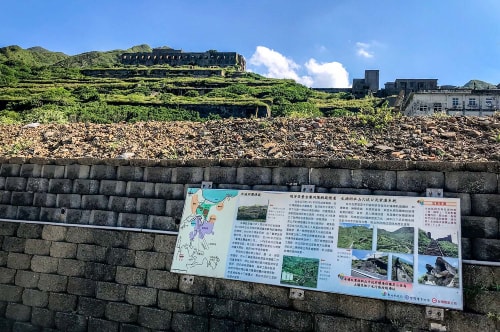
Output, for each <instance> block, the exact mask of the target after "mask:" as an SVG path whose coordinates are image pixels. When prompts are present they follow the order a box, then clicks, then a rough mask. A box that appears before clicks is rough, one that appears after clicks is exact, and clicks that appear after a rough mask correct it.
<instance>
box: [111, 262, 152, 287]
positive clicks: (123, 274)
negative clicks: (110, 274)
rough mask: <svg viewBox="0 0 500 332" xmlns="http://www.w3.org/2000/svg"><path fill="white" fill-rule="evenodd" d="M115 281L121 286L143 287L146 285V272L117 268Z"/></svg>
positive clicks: (122, 267) (131, 268)
mask: <svg viewBox="0 0 500 332" xmlns="http://www.w3.org/2000/svg"><path fill="white" fill-rule="evenodd" d="M115 280H116V282H117V283H119V284H126V285H137V286H141V285H144V284H145V283H146V270H144V269H138V268H133V267H124V266H117V267H116V278H115Z"/></svg>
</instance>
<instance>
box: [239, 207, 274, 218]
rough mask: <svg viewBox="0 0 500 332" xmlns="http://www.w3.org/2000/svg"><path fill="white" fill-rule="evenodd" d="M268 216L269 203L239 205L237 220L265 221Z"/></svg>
mask: <svg viewBox="0 0 500 332" xmlns="http://www.w3.org/2000/svg"><path fill="white" fill-rule="evenodd" d="M266 218H267V205H252V206H239V207H238V213H237V215H236V220H249V221H260V222H265V221H266Z"/></svg>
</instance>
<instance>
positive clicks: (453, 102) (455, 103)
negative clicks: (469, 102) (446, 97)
mask: <svg viewBox="0 0 500 332" xmlns="http://www.w3.org/2000/svg"><path fill="white" fill-rule="evenodd" d="M451 105H452V106H453V107H454V108H457V107H458V106H459V105H460V104H459V103H458V98H455V97H454V98H452V99H451Z"/></svg>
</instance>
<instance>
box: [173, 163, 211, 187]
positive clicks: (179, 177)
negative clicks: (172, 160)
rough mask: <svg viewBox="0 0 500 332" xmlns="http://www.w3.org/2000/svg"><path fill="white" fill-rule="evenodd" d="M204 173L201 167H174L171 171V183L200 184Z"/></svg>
mask: <svg viewBox="0 0 500 332" xmlns="http://www.w3.org/2000/svg"><path fill="white" fill-rule="evenodd" d="M204 172H205V171H204V169H203V168H202V167H176V168H174V169H173V170H172V183H201V182H202V181H203V174H204Z"/></svg>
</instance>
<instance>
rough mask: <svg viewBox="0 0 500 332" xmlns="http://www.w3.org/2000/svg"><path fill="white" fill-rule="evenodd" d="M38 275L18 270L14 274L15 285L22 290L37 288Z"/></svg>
mask: <svg viewBox="0 0 500 332" xmlns="http://www.w3.org/2000/svg"><path fill="white" fill-rule="evenodd" d="M39 279H40V273H36V272H31V271H23V270H18V271H17V273H16V279H15V284H16V285H17V286H21V287H24V288H36V287H38V280H39Z"/></svg>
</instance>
